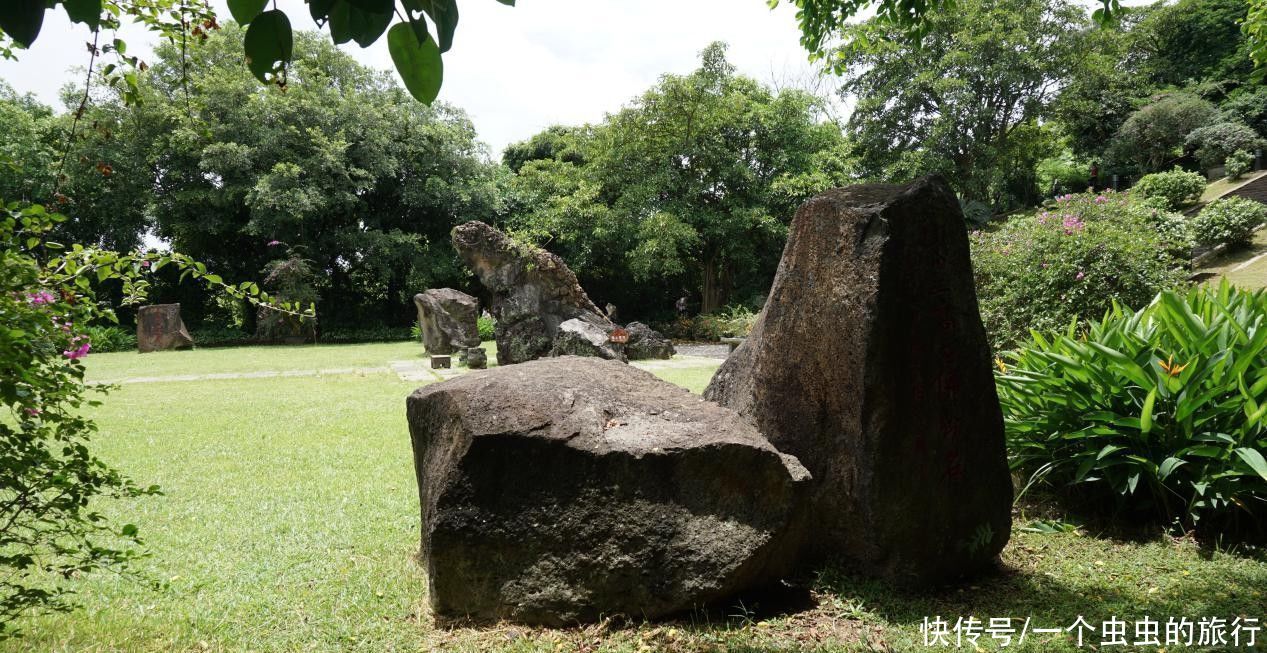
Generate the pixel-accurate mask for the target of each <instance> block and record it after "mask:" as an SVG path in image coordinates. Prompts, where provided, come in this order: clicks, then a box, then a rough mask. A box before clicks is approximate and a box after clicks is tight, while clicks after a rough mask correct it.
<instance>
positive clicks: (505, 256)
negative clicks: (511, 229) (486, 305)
mask: <svg viewBox="0 0 1267 653" xmlns="http://www.w3.org/2000/svg"><path fill="white" fill-rule="evenodd" d="M452 236H453V245H454V247H455V248H456V249H457V251H458V254H459V255H460V256H461V257H462V260H463V261H464V262H465V263H466V265H467V267H469V268H470V269H471V271H472V272H474V273H475V275H476V276H478V277H479V279H480V283H482V284H484V287H485V288H487V289H488V291H489V293H490V294H492V296H493V307H492V308H493V315H494V316H496V318H497V329H496V332H495V337H496V339H497V362H498V363H499V364H501V365H510V364H512V363H522V362H524V361H528V360H533V359H535V358H540V357H542V356H546V355H548V354H549V353H550V350H551V349H552V348H553V347H554V338H555V336H557V335H558V333H559V326H560V325H562V324H563V323H564V322H566V321H568V320H571V319H578V320H581V321H583V322H587V323H589V324H592V325H594V326H596V327H598V328H600V329H602V330H603V332H604V333H610V332H611V331H612V329H614V328H615V325H614V324H612V322H611V320H609V319H607V317H606V316H604V315H603V313H602V311H600V310H598V307H597V306H595V305H594V302H592V301H590V298H589V296H587V295H586V294H585V291H584V290H583V289H581V285H580V284H579V283H578V282H577V280H576V275H575V274H573V273H572V271H571V270H570V269H568V266H567V265H566V264H565V263H564V262H563V259H560V258H559V257H558V256H555V255H554V254H551V253H549V252H547V251H545V250H543V249H540V248H537V247H532V246H529V245H523V244H520V243H516V242H514V241H512V240H511V239H510V237H508V236H507V235H506V234H504V233H502V232H500V231H498V230H496V229H494V228H492V227H490V226H488V225H486V224H484V223H483V222H477V221H472V222H467V223H465V224H461V225H458V226H457V227H454V229H453V233H452Z"/></svg>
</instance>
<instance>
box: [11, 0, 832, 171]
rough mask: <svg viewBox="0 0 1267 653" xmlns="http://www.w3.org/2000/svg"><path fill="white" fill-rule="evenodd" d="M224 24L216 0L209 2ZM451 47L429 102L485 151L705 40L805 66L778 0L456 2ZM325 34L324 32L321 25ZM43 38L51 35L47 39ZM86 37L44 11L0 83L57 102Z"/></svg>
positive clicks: (781, 66) (137, 46)
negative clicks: (457, 110) (465, 122)
mask: <svg viewBox="0 0 1267 653" xmlns="http://www.w3.org/2000/svg"><path fill="white" fill-rule="evenodd" d="M213 4H214V5H215V7H216V10H217V12H218V14H219V15H220V17H221V20H228V18H229V12H228V9H227V7H226V5H225V0H215V1H214V3H213ZM277 5H278V7H279V8H280V9H282V10H284V11H285V12H286V14H287V15H288V16H289V17H290V19H291V23H292V25H293V26H294V27H295V28H296V29H316V25H315V23H313V21H312V19H311V18H310V17H309V15H308V11H307V6H306V5H305V4H304V3H303V2H302V0H278V2H277ZM459 8H460V10H461V17H460V20H459V23H458V30H457V34H456V36H455V38H454V43H453V49H452V50H450V51H449V52H448V53H446V54H445V57H444V68H445V71H444V73H445V79H444V88H443V89H442V90H441V92H440V99H441V100H442V101H444V102H447V103H450V104H453V105H456V106H458V107H461V108H463V109H465V110H466V111H467V112H468V113H469V114H470V116H471V119H472V121H473V122H474V123H475V128H476V130H477V131H478V133H479V134H480V138H481V139H482V140H483V141H484V142H485V143H488V145H489V147H490V151H491V153H492V154H493V155H494V156H497V155H498V154H499V153H500V152H501V150H502V149H503V148H504V147H505V146H506V145H507V144H509V143H512V142H515V141H519V140H522V139H525V138H527V137H529V136H531V135H533V134H535V133H537V132H538V131H541V130H542V129H544V128H545V127H548V126H550V125H552V124H579V123H584V122H596V121H599V120H602V119H603V116H604V115H605V114H606V113H610V112H614V111H616V110H617V109H619V108H620V107H621V106H622V105H624V104H626V103H627V102H629V101H630V100H632V99H633V98H635V97H636V96H638V95H639V94H640V93H642V91H644V90H646V89H647V88H649V87H650V86H651V85H653V84H654V83H655V82H656V80H657V78H658V77H659V76H660V75H661V74H664V73H687V72H690V71H691V70H693V69H694V68H695V67H696V66H697V64H698V54H699V52H700V51H701V50H703V49H704V47H705V46H707V45H708V44H709V43H710V42H712V41H725V42H727V43H728V44H729V45H730V50H729V57H730V60H731V62H732V63H734V64H735V65H736V66H737V67H738V69H739V71H740V72H741V73H743V74H745V75H748V76H750V77H754V78H756V79H757V80H760V81H762V82H782V83H786V82H787V81H788V80H806V79H810V78H812V76H813V70H814V69H813V68H812V67H811V66H810V64H809V63H808V62H807V60H806V55H805V51H804V50H803V49H802V48H801V46H800V43H799V41H798V39H799V38H800V31H799V29H798V28H797V24H796V11H795V7H794V6H792V5H791V4H790V3H789V2H787V0H785V1H784V2H783V3H781V5H780V6H779V7H777V8H776V9H774V10H773V11H772V10H770V9H769V8H768V7H767V6H766V2H765V0H519V2H518V6H516V7H507V6H505V5H503V4H501V3H500V2H497V1H496V0H463V1H462V2H460V3H459ZM327 33H328V32H327ZM52 34H57V35H58V36H59V37H62V38H58V39H56V40H54V39H52V38H48V37H49V36H50V35H52ZM68 34H75V35H78V36H80V37H82V40H83V41H84V42H85V43H86V42H87V41H88V40H90V35H89V32H88V29H87V28H86V27H85V26H83V25H72V24H71V23H70V22H69V21H68V20H67V19H66V17H65V14H64V12H62V11H60V10H59V11H56V12H50V13H48V14H47V15H46V18H45V24H44V28H43V30H42V31H41V36H40V38H39V39H38V40H37V41H36V42H35V45H34V46H33V47H32V49H31V50H29V51H25V52H19V60H18V61H17V62H12V61H4V62H0V78H2V79H4V80H5V81H7V82H8V83H9V84H11V85H12V86H13V87H14V88H15V89H16V90H17V91H18V92H20V93H27V92H29V93H33V94H35V95H36V96H37V97H39V98H40V99H41V100H42V101H43V102H45V103H46V104H50V105H53V106H55V107H57V108H58V109H59V110H60V109H61V108H62V104H61V100H60V91H61V88H62V87H63V86H64V85H65V84H66V83H67V82H72V81H73V82H74V83H76V84H81V83H82V81H81V79H82V72H78V73H77V72H75V69H76V68H79V69H80V70H81V71H82V68H83V66H85V65H86V64H87V61H88V59H87V49H86V48H85V47H79V46H77V45H75V44H76V42H75V41H74V40H73V39H72V40H67V39H66V38H65V36H66V35H68ZM122 36H123V38H124V39H125V40H126V41H127V42H128V53H129V54H135V55H138V56H140V57H141V58H142V59H145V58H146V57H147V56H149V55H150V53H151V49H152V47H153V44H154V37H153V36H151V35H150V34H148V33H147V32H144V31H140V30H136V29H133V30H127V31H125V32H124V33H123V35H122ZM385 41H386V39H385V38H380V39H379V42H377V43H375V44H374V45H372V46H371V47H369V48H367V49H361V48H360V47H358V46H357V45H356V44H354V43H349V44H346V45H344V46H342V47H343V49H344V50H345V51H346V52H348V53H349V54H351V55H352V56H353V57H355V58H356V59H357V60H358V61H360V62H362V63H364V64H366V65H368V66H372V67H375V68H382V69H391V68H392V65H391V58H390V57H389V56H388V54H387V47H386V44H385Z"/></svg>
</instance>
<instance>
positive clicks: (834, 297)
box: [705, 177, 1012, 583]
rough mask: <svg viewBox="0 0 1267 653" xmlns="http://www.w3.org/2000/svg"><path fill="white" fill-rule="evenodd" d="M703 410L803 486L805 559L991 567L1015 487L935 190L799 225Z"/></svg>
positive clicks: (958, 247) (900, 569) (948, 206)
mask: <svg viewBox="0 0 1267 653" xmlns="http://www.w3.org/2000/svg"><path fill="white" fill-rule="evenodd" d="M705 396H706V397H708V398H709V399H712V400H714V401H717V402H718V403H720V404H721V405H723V406H728V407H730V408H733V409H735V410H737V411H739V412H740V414H742V415H744V416H745V417H747V418H748V419H750V420H751V421H752V422H753V423H754V424H755V425H756V426H757V428H758V429H759V430H760V431H761V432H762V433H763V434H765V435H766V437H768V438H769V439H770V441H771V443H773V444H774V446H776V447H778V448H779V450H781V451H784V452H786V453H790V454H792V455H794V456H796V457H797V458H798V459H800V460H801V461H802V462H804V463H805V465H806V467H807V468H809V471H810V473H811V474H813V476H814V482H813V486H814V487H813V490H812V492H813V498H812V500H811V503H810V510H811V514H813V516H814V517H813V522H814V525H815V528H816V529H818V530H817V532H815V533H813V534H812V535H811V536H810V538H809V540H810V542H811V544H812V548H811V549H810V551H809V552H808V553H809V555H810V557H811V559H812V558H821V557H827V556H843V557H844V558H845V559H847V560H849V561H850V562H852V563H853V564H854V565H855V566H856V567H858V568H859V569H860V570H861V571H863V572H864V573H870V574H873V575H879V576H886V577H889V578H893V579H896V580H900V581H906V582H915V583H924V582H938V581H941V580H949V579H952V578H955V577H958V576H961V575H967V574H971V573H973V572H975V571H979V570H982V569H983V568H986V567H988V566H990V565H991V564H992V562H993V560H994V558H995V556H996V555H997V554H998V553H999V551H1000V550H1002V548H1003V546H1004V545H1005V544H1006V543H1007V540H1008V534H1009V530H1010V525H1011V522H1010V518H1009V515H1010V508H1011V503H1012V485H1011V479H1010V476H1009V475H1008V468H1007V461H1006V457H1005V452H1004V440H1003V419H1002V416H1001V414H1000V411H999V402H998V397H997V395H996V393H995V387H994V378H993V375H992V372H991V369H990V351H989V346H988V345H987V343H986V337H985V330H984V329H983V328H982V326H981V317H980V314H979V311H978V308H977V298H976V293H975V289H974V287H973V280H972V268H971V266H970V263H969V254H968V237H967V234H966V232H965V230H964V223H963V217H962V215H961V214H960V211H959V205H958V202H957V201H956V199H955V196H954V194H953V193H952V192H951V190H950V188H948V187H947V185H946V183H945V182H944V181H943V180H941V178H939V177H931V178H925V179H921V180H919V181H916V182H914V183H912V184H910V185H905V186H897V185H882V184H869V185H861V186H851V187H849V188H843V189H838V190H833V191H829V192H827V193H825V194H823V195H820V196H818V197H815V198H814V199H811V200H810V201H809V202H807V203H806V204H805V205H804V206H802V207H801V209H800V210H799V211H798V212H797V214H796V218H795V219H794V220H793V222H792V226H791V230H790V233H789V235H788V242H787V246H786V248H785V249H784V251H783V260H782V262H781V263H780V264H779V269H778V272H777V273H776V275H775V279H774V285H773V287H772V288H771V291H770V296H769V299H768V300H767V302H766V305H765V308H764V310H763V311H762V312H761V315H760V316H759V318H758V320H757V323H756V326H755V328H754V329H753V331H752V335H751V337H749V338H748V339H747V340H746V341H745V342H744V343H743V344H742V345H740V347H739V348H738V349H737V350H736V351H735V352H734V353H733V354H731V356H730V358H729V359H728V360H727V361H726V362H725V364H723V365H722V367H721V369H720V370H719V371H718V373H717V375H716V376H715V377H714V378H713V381H712V383H710V384H709V386H708V389H707V391H706V392H705Z"/></svg>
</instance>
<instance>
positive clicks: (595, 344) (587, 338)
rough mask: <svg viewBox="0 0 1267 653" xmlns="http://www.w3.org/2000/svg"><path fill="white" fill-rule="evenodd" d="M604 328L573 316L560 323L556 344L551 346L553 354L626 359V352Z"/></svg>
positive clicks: (555, 338)
mask: <svg viewBox="0 0 1267 653" xmlns="http://www.w3.org/2000/svg"><path fill="white" fill-rule="evenodd" d="M610 338H611V336H610V335H608V333H607V332H606V331H604V330H603V329H601V328H599V327H597V326H594V325H593V324H590V323H589V322H585V321H582V320H578V319H576V318H572V319H570V320H567V321H565V322H564V323H563V324H560V325H559V332H558V333H556V334H555V336H554V346H552V347H551V348H550V355H551V356H597V357H599V358H610V359H612V360H618V361H624V360H625V353H624V351H623V350H622V349H621V347H620V346H619V345H615V344H613V343H612V342H611V340H610Z"/></svg>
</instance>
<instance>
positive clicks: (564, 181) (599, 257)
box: [508, 43, 852, 313]
mask: <svg viewBox="0 0 1267 653" xmlns="http://www.w3.org/2000/svg"><path fill="white" fill-rule="evenodd" d="M821 108H822V107H821V101H820V100H818V99H816V98H814V97H812V96H810V95H807V94H805V93H802V92H799V91H785V92H782V93H774V92H772V91H771V90H770V89H768V88H766V87H764V86H762V85H761V84H759V83H757V82H755V81H753V80H751V79H749V78H746V77H743V76H740V75H737V74H735V70H734V67H733V66H732V65H731V64H730V63H728V62H727V61H726V56H725V46H724V45H722V44H717V43H715V44H713V45H711V46H709V47H708V48H707V49H705V50H704V52H703V53H702V55H701V65H700V67H699V69H697V70H695V71H694V72H692V73H691V74H689V75H665V76H664V77H662V78H661V80H660V82H659V83H658V84H657V85H656V86H655V87H653V88H652V89H650V90H649V91H647V92H646V93H644V94H643V95H642V96H641V97H639V98H637V99H636V100H634V101H633V102H632V103H631V104H630V105H628V106H627V107H625V108H624V109H623V110H621V111H619V112H618V113H616V114H614V115H612V116H610V117H609V118H608V119H607V120H606V121H605V122H604V123H603V124H601V125H597V126H595V127H593V128H592V129H581V130H559V129H555V130H553V131H548V132H547V133H546V134H544V135H541V136H539V137H537V138H534V139H532V140H530V141H528V142H527V143H524V144H520V145H515V146H512V147H511V148H509V149H508V154H512V155H514V156H513V157H508V158H513V160H514V161H515V163H516V165H520V166H521V167H520V169H519V175H518V177H517V180H516V188H517V190H518V191H519V198H518V199H519V201H521V202H523V204H524V207H523V209H522V210H521V211H519V212H518V214H517V215H515V216H513V217H512V220H511V224H512V226H513V227H515V228H518V229H520V230H521V231H524V232H525V233H527V234H529V235H530V236H532V237H533V238H535V239H536V240H538V241H539V242H544V243H547V244H550V243H553V244H554V246H555V247H556V248H557V249H559V250H560V251H561V252H563V253H564V255H565V258H567V259H568V260H569V261H570V262H572V261H576V262H577V263H578V267H579V268H580V269H581V271H582V276H583V277H586V276H588V277H589V278H597V279H598V281H599V283H598V287H600V288H605V289H610V290H609V291H607V292H606V296H612V295H616V296H618V297H626V298H628V297H630V295H629V293H628V291H626V290H625V289H623V288H620V284H621V282H622V281H623V284H624V285H633V283H634V282H638V283H657V284H661V287H659V288H657V290H658V291H659V292H660V294H661V297H660V298H659V299H658V301H660V302H662V305H664V306H668V305H670V303H671V301H672V297H673V296H674V295H673V293H676V292H678V291H680V289H681V288H685V287H691V288H695V289H696V291H697V292H698V296H699V298H700V306H701V309H702V310H703V311H704V312H711V311H714V310H716V309H718V308H720V307H721V306H723V305H724V304H725V303H726V302H727V301H729V300H730V299H731V297H732V294H733V291H734V290H735V289H736V288H738V287H741V286H744V285H751V286H754V287H762V288H764V287H765V285H766V284H768V281H769V275H770V274H771V273H772V272H773V265H774V263H775V262H777V259H778V255H779V252H780V251H781V250H782V242H783V237H784V235H785V232H786V228H787V223H788V221H789V220H790V218H791V216H792V213H793V211H794V210H795V208H796V206H797V205H798V204H799V203H800V201H802V200H803V199H804V198H805V197H806V196H808V195H810V194H812V193H813V192H815V191H818V190H821V189H823V188H826V187H830V186H834V185H838V184H840V183H844V182H845V181H847V180H848V179H849V176H850V174H851V173H852V169H851V167H850V165H849V164H848V162H847V161H846V160H845V159H844V154H843V153H844V149H845V148H844V142H843V139H842V137H841V134H840V130H839V128H838V127H837V126H836V125H835V124H832V123H829V122H826V121H823V120H820V117H821ZM522 152H528V153H530V154H529V156H536V155H535V154H531V153H533V152H540V153H542V154H543V155H544V156H543V158H540V159H536V160H529V161H522V162H521V159H524V158H526V157H523V156H521V154H520V153H522ZM748 282H751V283H750V284H748ZM600 294H602V293H600ZM646 299H649V298H646ZM626 312H627V313H628V311H626Z"/></svg>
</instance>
